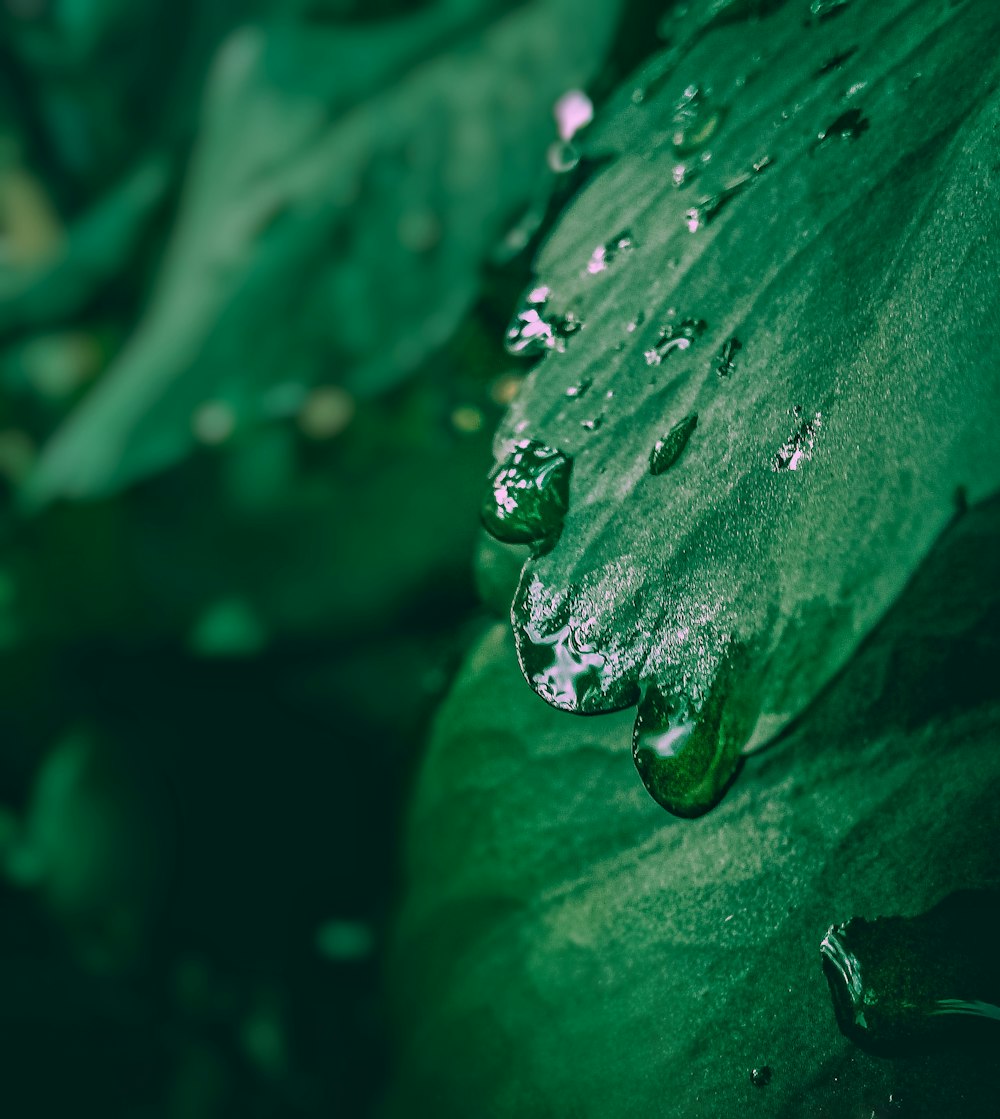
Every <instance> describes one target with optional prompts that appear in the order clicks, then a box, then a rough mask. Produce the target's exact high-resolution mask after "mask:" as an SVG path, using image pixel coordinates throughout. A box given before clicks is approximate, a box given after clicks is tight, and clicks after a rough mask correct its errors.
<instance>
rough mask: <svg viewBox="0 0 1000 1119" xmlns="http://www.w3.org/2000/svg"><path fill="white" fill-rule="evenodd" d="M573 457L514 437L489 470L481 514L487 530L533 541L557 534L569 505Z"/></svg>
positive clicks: (509, 539)
mask: <svg viewBox="0 0 1000 1119" xmlns="http://www.w3.org/2000/svg"><path fill="white" fill-rule="evenodd" d="M571 469H572V461H571V460H570V459H569V458H568V457H567V456H566V455H564V454H563V453H562V452H561V451H557V450H556V449H555V448H553V447H547V446H546V445H545V444H544V443H538V442H535V441H534V440H531V439H524V440H522V441H521V442H519V443H515V445H514V448H513V450H512V451H511V452H510V454H509V455H508V456H507V457H506V458H505V459H504V460H503V462H501V463H500V465H499V466H497V467H496V468H495V469H494V471H493V473H492V474H491V475H490V483H491V488H490V492H489V493H488V494H487V496H486V498H485V500H484V501H483V505H482V509H481V515H482V521H483V525H484V526H485V528H486V530H487V532H489V533H490V534H491V535H493V536H495V537H496V538H497V539H498V540H503V541H504V542H505V543H507V544H534V543H538V542H540V541H549V540H552V539H554V538H555V537H556V536H558V535H559V532H560V530H561V528H562V522H563V517H565V515H566V510H567V509H568V508H569V476H570V471H571Z"/></svg>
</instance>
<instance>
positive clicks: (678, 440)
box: [649, 412, 698, 474]
mask: <svg viewBox="0 0 1000 1119" xmlns="http://www.w3.org/2000/svg"><path fill="white" fill-rule="evenodd" d="M697 425H698V413H697V412H692V413H691V414H690V415H689V416H685V417H684V419H682V420H680V421H679V422H678V423H675V424H674V426H673V427H672V428H671V429H670V430H669V431H668V432H667V434H666V435H664V436H663V438H662V439H657V441H656V442H655V443H654V444H653V449H652V451H650V454H649V472H650V474H662V473H663V472H664V470H668V469H669V468H670V467H671V466H673V465H674V463H675V462H676V461H677V460H678V459H679V458H680V457H681V452H682V451H683V450H684V448H685V447H686V446H687V442H688V440H689V439H690V438H691V433H692V432H693V431H694V429H695V427H697Z"/></svg>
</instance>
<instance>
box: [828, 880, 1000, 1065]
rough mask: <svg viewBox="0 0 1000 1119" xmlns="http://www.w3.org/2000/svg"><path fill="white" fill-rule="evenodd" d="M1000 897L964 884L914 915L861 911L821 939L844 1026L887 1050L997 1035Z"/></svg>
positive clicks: (870, 1046) (862, 1042) (867, 1045)
mask: <svg viewBox="0 0 1000 1119" xmlns="http://www.w3.org/2000/svg"><path fill="white" fill-rule="evenodd" d="M998 905H1000V896H998V895H997V894H996V893H995V892H992V891H988V890H960V891H958V892H956V893H954V894H950V895H949V896H948V897H946V898H945V899H944V900H943V901H940V902H939V903H938V904H937V905H935V906H934V908H933V909H930V910H928V911H927V912H926V913H922V914H920V915H919V916H917V917H878V918H876V919H875V920H871V921H870V920H866V919H865V918H864V917H854V918H852V919H851V920H849V921H847V922H845V923H844V924H842V925H833V926H831V928H830V929H829V930H828V931H827V934H826V936H825V937H824V938H823V941H822V943H821V944H820V954H821V956H822V959H823V971H824V973H825V975H826V979H827V982H828V983H829V985H830V994H831V996H832V998H833V1006H834V1011H835V1013H836V1016H837V1023H838V1025H839V1026H840V1029H841V1032H842V1033H844V1034H845V1035H846V1036H847V1037H848V1038H850V1040H851V1041H853V1042H854V1043H855V1044H856V1045H859V1046H861V1047H862V1048H863V1049H866V1050H868V1051H869V1052H873V1053H877V1054H879V1055H881V1056H889V1055H893V1054H897V1053H911V1052H914V1051H917V1050H931V1049H937V1048H942V1047H944V1046H946V1045H949V1044H954V1043H956V1042H965V1043H969V1042H971V1041H973V1040H974V1039H975V1038H976V1036H977V1035H980V1036H983V1037H985V1036H986V1034H987V1031H988V1032H989V1034H990V1036H992V1035H993V1034H995V1032H996V1029H997V1025H998V1022H1000V969H998V965H997V956H996V951H995V943H994V942H995V937H994V936H993V929H994V928H995V917H996V914H997V912H998Z"/></svg>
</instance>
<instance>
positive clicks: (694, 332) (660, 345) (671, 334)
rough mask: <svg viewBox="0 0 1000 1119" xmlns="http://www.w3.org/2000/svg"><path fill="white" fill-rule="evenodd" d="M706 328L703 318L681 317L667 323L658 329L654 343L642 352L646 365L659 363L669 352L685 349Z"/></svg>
mask: <svg viewBox="0 0 1000 1119" xmlns="http://www.w3.org/2000/svg"><path fill="white" fill-rule="evenodd" d="M706 328H707V324H706V322H705V320H704V319H681V321H680V322H679V323H669V324H668V325H667V326H664V327H662V328H661V330H660V337H659V338H658V339H657V341H656V345H655V346H653V348H652V349H649V350H647V351H646V353H645V354H644V357H645V358H646V364H647V365H659V364H660V362H661V361H663V359H664V358H665V357H667V356H668V355H669V354H672V353H676V352H678V351H680V350H687V349H689V348H690V346H691V343H692V342H694V341H696V340H697V339H698V338H700V337H701V336H702V335H703V334H704V333H705V330H706Z"/></svg>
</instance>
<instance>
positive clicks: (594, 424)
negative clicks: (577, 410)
mask: <svg viewBox="0 0 1000 1119" xmlns="http://www.w3.org/2000/svg"><path fill="white" fill-rule="evenodd" d="M603 423H604V417H603V416H594V418H593V419H592V420H583V421H582V422H581V424H580V426H581V427H582V428H583V429H584V430H586V431H597V429H598V428H599V427H600V426H601V425H602V424H603Z"/></svg>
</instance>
